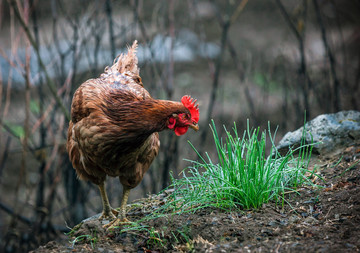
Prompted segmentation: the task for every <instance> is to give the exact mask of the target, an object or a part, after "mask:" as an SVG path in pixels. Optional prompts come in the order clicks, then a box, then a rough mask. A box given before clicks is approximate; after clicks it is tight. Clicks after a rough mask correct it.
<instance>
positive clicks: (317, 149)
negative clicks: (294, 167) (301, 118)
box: [276, 111, 360, 154]
mask: <svg viewBox="0 0 360 253" xmlns="http://www.w3.org/2000/svg"><path fill="white" fill-rule="evenodd" d="M305 130H306V134H305V140H306V143H307V144H309V143H311V142H312V141H313V143H314V148H313V153H317V154H325V153H328V152H331V151H335V150H336V149H338V148H340V147H344V146H347V145H351V144H352V143H354V142H357V141H359V140H360V112H358V111H341V112H338V113H333V114H323V115H320V116H318V117H316V118H315V119H313V120H311V121H309V122H307V123H306V124H305ZM302 134H303V127H301V128H299V129H298V130H296V131H294V132H288V133H287V134H285V136H284V137H283V138H282V140H281V141H280V142H279V145H278V146H277V147H276V148H277V150H278V151H279V152H280V153H281V154H286V153H287V152H288V150H289V147H295V148H296V147H299V146H300V144H301V138H302Z"/></svg>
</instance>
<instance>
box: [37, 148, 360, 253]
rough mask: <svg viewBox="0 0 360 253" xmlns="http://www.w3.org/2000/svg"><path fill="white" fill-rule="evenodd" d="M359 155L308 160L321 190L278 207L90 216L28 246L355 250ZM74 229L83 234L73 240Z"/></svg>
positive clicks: (348, 152)
mask: <svg viewBox="0 0 360 253" xmlns="http://www.w3.org/2000/svg"><path fill="white" fill-rule="evenodd" d="M340 159H341V161H340V162H339V160H340ZM359 161H360V145H354V146H350V147H348V148H346V149H344V150H342V151H341V152H338V153H337V154H328V155H326V156H321V157H317V158H314V160H313V161H312V165H311V166H312V167H313V166H317V168H318V171H319V175H321V177H322V178H323V180H324V181H320V180H319V179H314V180H316V183H317V184H318V185H321V186H323V187H324V188H321V189H317V188H311V187H306V188H302V189H300V195H290V196H289V198H288V202H289V205H285V207H284V208H282V207H281V205H276V204H275V203H268V204H266V205H264V206H263V207H262V208H261V209H260V210H256V211H255V210H233V211H231V212H222V211H219V210H214V209H203V210H199V211H197V212H196V213H195V214H183V215H173V216H169V217H165V218H164V217H163V218H158V219H156V220H151V221H147V222H144V223H141V225H142V226H143V229H138V230H129V231H127V232H120V230H114V231H112V232H109V231H107V230H105V229H104V228H103V226H102V224H101V222H100V221H99V220H97V219H96V218H92V219H88V220H87V221H85V222H83V223H82V224H81V225H78V227H76V228H74V229H73V231H74V232H73V234H72V235H71V236H69V238H66V240H63V241H62V242H60V241H59V242H54V241H51V242H49V243H48V244H46V245H45V246H42V247H40V248H38V249H37V250H35V251H34V252H37V253H41V252H189V251H190V252H245V251H246V252H358V251H359V250H360V230H359V229H358V228H359V225H360V164H357V163H358V162H359ZM164 195H166V194H162V195H160V196H150V197H149V198H147V199H142V200H139V201H138V202H137V203H136V204H132V205H131V209H130V210H129V215H128V218H129V219H130V220H137V219H139V217H141V216H144V215H146V214H147V213H149V212H151V210H152V209H153V208H156V207H157V205H158V204H159V203H160V202H161V201H160V202H159V198H160V199H161V198H165V197H166V196H165V197H164ZM139 204H140V205H139ZM144 228H146V229H144ZM82 235H83V237H84V236H85V237H86V238H85V239H84V240H82V241H80V239H81V236H82ZM75 238H78V240H79V241H78V242H76V243H75V241H74V240H75ZM69 241H70V242H69Z"/></svg>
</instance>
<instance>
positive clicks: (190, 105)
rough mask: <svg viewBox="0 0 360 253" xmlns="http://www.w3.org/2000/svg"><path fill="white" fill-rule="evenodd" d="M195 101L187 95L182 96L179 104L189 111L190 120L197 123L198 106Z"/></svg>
mask: <svg viewBox="0 0 360 253" xmlns="http://www.w3.org/2000/svg"><path fill="white" fill-rule="evenodd" d="M196 101H197V100H196V99H193V98H191V97H190V96H189V95H186V96H183V97H182V98H181V102H182V103H183V105H184V106H185V107H186V108H187V109H188V110H189V111H190V113H191V119H192V120H193V121H195V122H196V123H198V122H199V105H198V104H196Z"/></svg>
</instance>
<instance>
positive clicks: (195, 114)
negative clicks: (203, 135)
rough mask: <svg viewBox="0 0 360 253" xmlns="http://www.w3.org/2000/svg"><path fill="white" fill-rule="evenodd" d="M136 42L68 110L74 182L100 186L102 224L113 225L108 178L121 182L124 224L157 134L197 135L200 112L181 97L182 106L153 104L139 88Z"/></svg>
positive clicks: (79, 91)
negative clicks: (104, 220) (107, 221)
mask: <svg viewBox="0 0 360 253" xmlns="http://www.w3.org/2000/svg"><path fill="white" fill-rule="evenodd" d="M136 49H137V42H136V41H135V42H134V43H133V45H132V47H131V48H129V49H128V54H127V55H120V56H119V57H118V58H117V59H115V60H114V64H113V65H112V66H111V67H107V68H106V69H105V72H104V73H103V74H101V75H100V77H99V78H96V79H90V80H88V81H86V82H84V83H83V84H82V85H81V86H80V87H79V88H78V89H77V90H76V92H75V94H74V97H73V100H72V105H71V121H70V123H69V129H68V138H67V150H68V152H69V157H70V160H71V162H72V164H73V167H74V168H75V170H76V173H77V175H78V177H79V178H80V179H82V180H90V181H91V182H93V183H94V184H96V185H98V186H99V189H100V194H101V198H102V203H103V212H102V215H101V218H107V219H113V218H115V215H117V214H118V212H117V211H115V209H112V208H111V206H110V204H109V200H108V197H107V194H106V191H105V184H104V182H105V179H106V176H107V175H109V176H112V177H119V179H120V182H121V184H122V185H123V197H122V201H121V206H120V212H119V214H118V221H126V217H125V216H126V203H127V200H128V197H129V193H130V190H131V189H132V188H134V187H136V186H137V185H138V184H139V183H140V182H141V180H142V178H143V176H144V174H145V173H146V171H147V170H148V169H149V166H150V164H151V163H152V161H153V160H154V158H155V157H156V155H157V154H158V151H159V146H160V141H159V134H158V132H160V131H163V130H165V129H171V130H173V131H174V132H175V134H176V135H178V136H179V135H183V134H185V133H186V131H187V130H188V128H189V127H190V128H192V129H194V130H198V124H197V123H198V121H199V109H198V105H196V104H195V101H194V100H193V99H191V98H190V97H189V96H184V97H183V98H182V99H181V102H173V101H167V100H156V99H153V98H152V97H151V96H150V94H149V92H148V91H147V90H146V89H145V88H144V87H143V84H142V81H141V78H140V76H139V68H138V66H137V63H138V59H137V56H136Z"/></svg>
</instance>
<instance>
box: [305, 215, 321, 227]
mask: <svg viewBox="0 0 360 253" xmlns="http://www.w3.org/2000/svg"><path fill="white" fill-rule="evenodd" d="M304 222H305V223H308V224H312V225H314V224H318V223H319V221H318V220H317V219H315V218H314V217H312V216H309V217H307V218H306V219H305V220H304Z"/></svg>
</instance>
